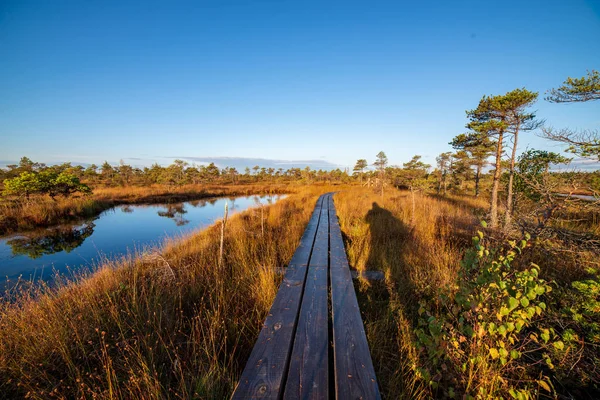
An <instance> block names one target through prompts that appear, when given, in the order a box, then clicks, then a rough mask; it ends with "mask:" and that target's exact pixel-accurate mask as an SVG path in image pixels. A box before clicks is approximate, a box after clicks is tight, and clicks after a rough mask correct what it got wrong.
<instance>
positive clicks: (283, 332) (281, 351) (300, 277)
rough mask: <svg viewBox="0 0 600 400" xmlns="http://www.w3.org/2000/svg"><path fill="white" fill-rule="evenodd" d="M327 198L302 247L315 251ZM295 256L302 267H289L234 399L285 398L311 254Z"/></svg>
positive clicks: (321, 198)
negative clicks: (314, 243)
mask: <svg viewBox="0 0 600 400" xmlns="http://www.w3.org/2000/svg"><path fill="white" fill-rule="evenodd" d="M323 200H324V196H321V197H320V198H319V200H318V201H317V204H316V206H315V211H314V212H313V216H312V217H311V220H310V222H309V226H308V227H307V229H306V231H305V232H304V235H303V237H302V240H301V243H302V244H303V245H304V246H308V247H309V248H312V245H313V242H314V239H315V236H316V231H317V227H318V224H319V220H320V217H321V208H322V205H323ZM301 252H302V254H301V255H299V256H296V254H294V256H295V258H293V260H294V259H295V260H296V261H297V262H299V264H292V263H290V264H289V265H288V267H287V268H286V273H285V276H284V279H283V281H282V283H281V286H280V287H279V290H278V292H277V295H276V297H275V300H274V302H273V305H272V306H271V310H270V311H269V314H268V316H267V318H266V320H265V323H264V324H263V327H262V329H261V332H260V334H259V337H258V340H257V342H256V344H255V346H254V348H253V349H252V353H251V354H250V357H249V359H248V362H247V363H246V366H245V368H244V371H243V373H242V377H241V378H240V381H239V383H238V386H237V388H236V390H235V392H234V394H233V396H232V399H278V398H280V397H281V395H282V394H283V389H284V388H283V383H284V382H285V373H286V372H287V369H288V365H289V359H290V354H291V351H292V345H293V340H294V333H295V331H296V325H297V322H298V315H299V311H300V305H301V299H302V293H303V291H304V286H305V281H306V274H307V269H308V267H307V264H308V261H309V257H310V253H308V254H305V252H304V250H303V249H301Z"/></svg>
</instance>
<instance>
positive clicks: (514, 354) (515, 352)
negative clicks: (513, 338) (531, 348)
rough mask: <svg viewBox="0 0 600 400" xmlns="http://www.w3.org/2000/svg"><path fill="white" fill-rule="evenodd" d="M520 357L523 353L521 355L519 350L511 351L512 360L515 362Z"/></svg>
mask: <svg viewBox="0 0 600 400" xmlns="http://www.w3.org/2000/svg"><path fill="white" fill-rule="evenodd" d="M520 356H521V353H519V352H518V351H517V350H511V351H510V358H512V359H513V360H516V359H517V358H519V357H520Z"/></svg>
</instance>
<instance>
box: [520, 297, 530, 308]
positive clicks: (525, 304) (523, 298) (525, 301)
mask: <svg viewBox="0 0 600 400" xmlns="http://www.w3.org/2000/svg"><path fill="white" fill-rule="evenodd" d="M521 305H522V306H523V307H527V306H528V305H529V299H528V298H527V297H521Z"/></svg>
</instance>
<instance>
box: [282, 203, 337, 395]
mask: <svg viewBox="0 0 600 400" xmlns="http://www.w3.org/2000/svg"><path fill="white" fill-rule="evenodd" d="M329 197H331V195H326V196H325V198H324V200H323V208H322V209H321V219H320V221H319V227H318V229H317V235H316V237H315V244H314V246H313V252H312V255H311V257H310V263H309V268H308V276H307V278H306V286H305V289H304V296H303V298H302V308H301V309H300V316H299V319H298V327H297V329H296V338H295V340H294V349H293V350H292V357H291V359H290V369H289V372H288V376H287V382H286V386H285V392H284V399H327V398H328V393H329V355H328V353H329V332H328V322H329V321H328V319H329V308H328V297H329V292H328V282H327V275H328V274H327V273H328V259H329V212H328V205H329V202H328V198H329Z"/></svg>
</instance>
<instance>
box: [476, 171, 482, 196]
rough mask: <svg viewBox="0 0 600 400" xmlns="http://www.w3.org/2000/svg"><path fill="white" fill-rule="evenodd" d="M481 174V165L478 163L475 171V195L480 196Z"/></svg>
mask: <svg viewBox="0 0 600 400" xmlns="http://www.w3.org/2000/svg"><path fill="white" fill-rule="evenodd" d="M480 176H481V165H479V164H478V165H477V170H476V172H475V197H479V177H480Z"/></svg>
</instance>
